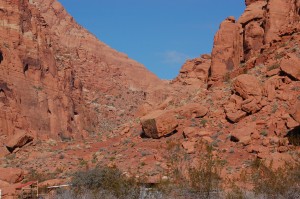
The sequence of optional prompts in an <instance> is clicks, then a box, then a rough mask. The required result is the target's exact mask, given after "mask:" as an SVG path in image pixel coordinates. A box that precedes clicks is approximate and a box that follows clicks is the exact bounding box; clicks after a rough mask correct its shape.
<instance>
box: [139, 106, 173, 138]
mask: <svg viewBox="0 0 300 199" xmlns="http://www.w3.org/2000/svg"><path fill="white" fill-rule="evenodd" d="M140 120H141V124H142V127H143V132H144V133H145V135H146V136H147V137H149V138H160V137H163V136H165V135H168V134H171V133H173V132H174V131H175V130H176V127H177V126H178V122H177V120H176V115H175V113H174V112H173V111H162V110H157V111H154V112H151V113H150V114H148V115H146V116H144V117H142V118H141V119H140Z"/></svg>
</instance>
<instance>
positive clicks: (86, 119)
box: [0, 0, 164, 140]
mask: <svg viewBox="0 0 300 199" xmlns="http://www.w3.org/2000/svg"><path fill="white" fill-rule="evenodd" d="M0 7H1V12H0V16H1V20H0V30H1V34H0V107H1V109H0V115H1V117H0V134H2V135H7V136H10V135H13V134H15V133H17V132H16V129H23V130H24V131H26V132H28V134H30V135H31V136H33V137H38V138H41V139H43V138H53V139H61V140H70V139H76V138H77V139H81V138H82V136H83V135H86V134H88V133H92V132H94V131H95V130H96V129H97V130H98V129H101V130H103V131H110V130H112V129H113V128H114V127H115V126H117V125H119V124H121V123H123V122H126V121H127V120H129V119H130V118H132V117H133V113H134V112H135V110H136V109H137V107H138V106H139V105H140V104H142V103H144V101H145V100H146V99H148V98H150V99H151V100H152V101H153V102H154V103H155V101H157V102H159V101H160V100H161V93H162V92H160V93H159V92H156V93H155V94H152V91H154V90H159V89H161V87H163V86H164V83H163V82H162V81H161V80H159V79H158V78H157V77H156V76H155V75H154V74H152V73H150V72H149V71H148V70H146V68H145V67H144V66H142V65H141V64H139V63H137V62H135V61H133V60H131V59H129V58H128V57H127V56H126V55H125V54H123V53H119V52H117V51H115V50H113V49H112V48H110V47H109V46H107V45H106V44H104V43H102V42H101V41H99V40H98V39H97V38H96V37H95V36H93V35H92V34H91V33H89V32H88V31H87V30H85V29H84V28H82V27H81V26H79V25H78V24H77V23H76V22H75V21H74V19H73V18H72V17H71V16H70V15H69V14H68V13H67V12H66V11H65V10H64V8H63V7H62V6H61V4H60V3H59V2H58V1H56V0H30V1H15V0H14V1H1V2H0ZM141 77H143V78H141ZM154 85H155V86H154ZM124 112H125V114H124ZM120 115H123V117H120ZM104 121H105V122H104ZM85 132H88V133H85Z"/></svg>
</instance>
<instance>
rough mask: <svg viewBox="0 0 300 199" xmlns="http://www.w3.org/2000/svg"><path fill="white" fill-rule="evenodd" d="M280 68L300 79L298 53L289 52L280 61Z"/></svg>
mask: <svg viewBox="0 0 300 199" xmlns="http://www.w3.org/2000/svg"><path fill="white" fill-rule="evenodd" d="M280 68H281V70H282V71H283V72H285V73H286V74H288V75H290V76H291V77H293V78H295V79H297V80H300V59H299V57H297V55H295V54H291V53H289V54H288V55H287V56H286V58H285V59H284V60H282V62H281V63H280Z"/></svg>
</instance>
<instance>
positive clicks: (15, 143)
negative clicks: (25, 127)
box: [6, 130, 33, 152]
mask: <svg viewBox="0 0 300 199" xmlns="http://www.w3.org/2000/svg"><path fill="white" fill-rule="evenodd" d="M32 140H33V137H32V136H31V135H28V134H27V133H26V132H25V131H22V130H19V131H17V132H16V133H15V134H14V135H12V136H10V137H9V138H8V141H7V143H6V147H7V149H8V150H9V151H10V152H13V151H14V150H15V149H16V148H21V147H22V146H24V145H25V144H27V143H29V142H31V141H32Z"/></svg>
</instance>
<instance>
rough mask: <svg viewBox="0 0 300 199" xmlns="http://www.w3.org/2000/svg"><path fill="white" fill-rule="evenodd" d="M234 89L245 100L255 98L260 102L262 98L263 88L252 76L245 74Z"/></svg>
mask: <svg viewBox="0 0 300 199" xmlns="http://www.w3.org/2000/svg"><path fill="white" fill-rule="evenodd" d="M232 87H233V90H234V91H235V92H236V93H238V94H239V95H240V96H241V97H242V98H243V99H249V98H251V97H254V98H256V99H258V100H260V99H261V97H262V87H261V85H260V83H259V81H258V80H257V78H256V77H254V76H252V75H248V74H243V75H240V76H238V77H237V78H236V79H235V80H234V82H233V84H232Z"/></svg>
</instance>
